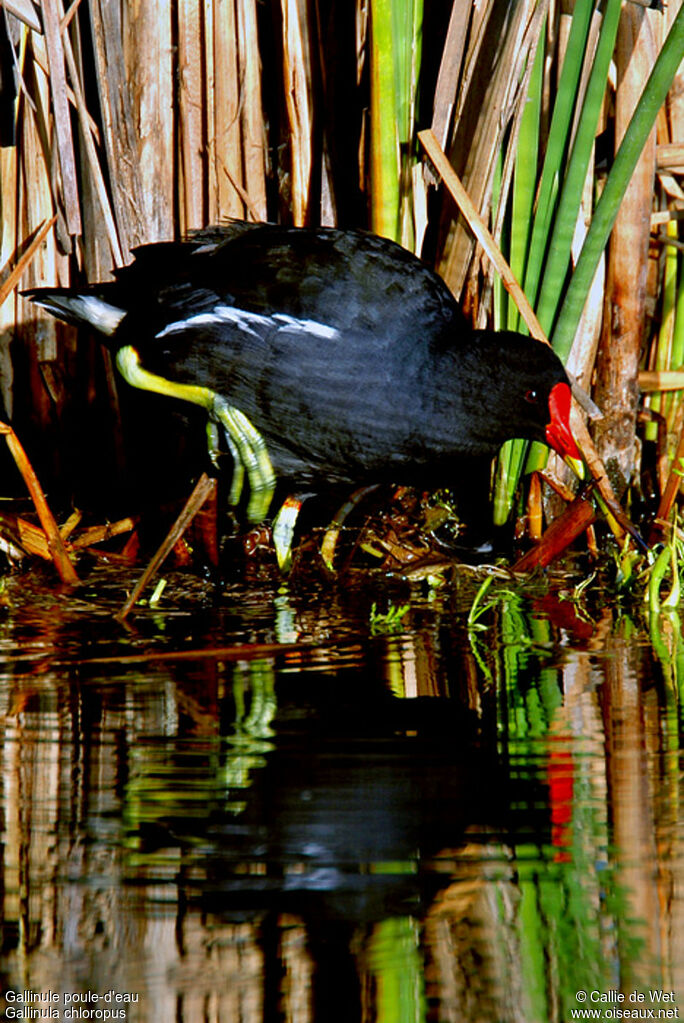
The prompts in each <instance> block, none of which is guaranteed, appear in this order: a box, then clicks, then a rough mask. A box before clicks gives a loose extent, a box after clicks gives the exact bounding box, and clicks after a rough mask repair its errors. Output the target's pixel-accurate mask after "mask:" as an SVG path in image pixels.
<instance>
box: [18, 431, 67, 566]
mask: <svg viewBox="0 0 684 1023" xmlns="http://www.w3.org/2000/svg"><path fill="white" fill-rule="evenodd" d="M0 433H2V434H4V436H5V440H6V441H7V446H8V448H9V449H10V453H11V455H12V458H13V459H14V461H15V462H16V465H17V468H18V469H19V472H20V473H21V475H22V477H23V480H24V483H25V484H26V487H27V489H28V492H29V494H30V495H31V500H32V501H33V504H34V507H35V509H36V512H37V514H38V518H39V519H40V524H41V526H42V527H43V530H44V531H45V536H46V538H47V544H48V550H49V551H50V555H51V557H52V560H53V562H54V565H55V568H56V569H57V572H58V573H59V577H60V579H61V580H62V582H65V583H77V582H78V575H77V574H76V569H75V568H74V566H73V565H72V563H71V561H70V560H69V555H68V554H67V552H66V548H65V547H64V543H63V541H62V537H61V536H60V533H59V529H58V528H57V523H56V522H55V520H54V517H53V515H52V512H51V511H50V508H49V507H48V503H47V501H46V499H45V494H44V493H43V488H42V487H41V485H40V483H39V482H38V477H37V476H36V474H35V472H34V470H33V466H32V465H31V463H30V462H29V459H28V456H27V454H26V452H25V451H24V449H23V447H22V445H21V443H20V441H19V438H18V437H17V435H16V433H15V432H14V430H13V429H12V427H11V426H8V425H7V423H0Z"/></svg>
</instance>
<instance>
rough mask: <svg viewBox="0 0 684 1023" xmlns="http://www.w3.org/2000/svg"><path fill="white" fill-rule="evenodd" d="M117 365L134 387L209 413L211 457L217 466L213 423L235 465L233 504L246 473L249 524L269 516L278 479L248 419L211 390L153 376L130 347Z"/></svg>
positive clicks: (263, 442) (121, 355)
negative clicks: (248, 495) (248, 491)
mask: <svg viewBox="0 0 684 1023" xmlns="http://www.w3.org/2000/svg"><path fill="white" fill-rule="evenodd" d="M116 363H117V366H118V367H119V371H120V372H121V375H122V376H123V378H124V379H125V380H126V381H128V383H129V384H130V385H131V387H138V388H140V389H142V390H144V391H154V392H155V393H157V394H165V395H167V396H168V397H171V398H178V399H180V400H181V401H189V402H191V403H192V404H193V405H200V406H201V407H202V408H204V409H206V410H207V413H208V415H209V418H210V423H209V426H208V428H207V438H208V443H209V455H210V457H211V459H212V461H213V462H214V463H216V460H217V457H218V433H217V430H216V428H215V426H214V425H213V424H215V423H220V424H221V426H222V427H223V430H224V433H225V435H226V441H227V443H228V448H229V450H230V453H231V455H232V457H233V462H234V470H233V481H232V484H231V488H230V501H231V503H232V504H237V503H238V501H239V500H240V496H241V494H242V488H243V484H244V475H245V471H246V472H247V477H248V479H249V486H250V497H249V502H248V505H247V517H248V519H249V521H250V522H261V520H262V519H264V518H265V517H266V514H267V513H268V509H269V505H270V503H271V499H272V498H273V491H274V490H275V482H276V480H275V473H274V471H273V466H272V464H271V459H270V457H269V454H268V450H267V448H266V442H265V441H264V438H263V437H262V436H261V434H260V433H259V431H258V430H257V429H256V427H255V426H254V425H253V424H252V423H251V422H250V420H249V419H248V418H247V416H246V415H245V414H244V413H243V412H241V411H240V410H239V409H238V408H235V406H234V405H231V404H230V403H229V402H228V401H227V400H226V398H224V397H222V396H221V395H220V394H217V393H216V392H215V391H212V390H211V388H210V387H198V386H196V385H195V384H180V383H178V382H176V381H174V380H166V379H165V378H164V377H160V376H157V374H156V373H150V372H149V371H148V370H146V369H144V368H143V367H142V366H141V365H140V357H139V355H138V353H137V351H136V350H135V348H133V347H132V346H131V345H126V346H125V347H124V348H120V349H119V351H118V353H117V356H116Z"/></svg>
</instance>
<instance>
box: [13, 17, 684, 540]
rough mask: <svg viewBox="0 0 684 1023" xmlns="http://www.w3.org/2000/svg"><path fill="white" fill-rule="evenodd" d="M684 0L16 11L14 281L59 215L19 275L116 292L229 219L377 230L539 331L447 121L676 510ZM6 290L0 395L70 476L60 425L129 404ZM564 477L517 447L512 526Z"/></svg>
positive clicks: (608, 434) (504, 507) (512, 241)
mask: <svg viewBox="0 0 684 1023" xmlns="http://www.w3.org/2000/svg"><path fill="white" fill-rule="evenodd" d="M680 4H681V0H672V2H671V3H669V4H668V6H667V8H666V10H665V11H660V10H653V9H648V8H647V7H645V6H644V5H642V4H641V3H639V4H637V3H633V2H622V0H605V3H603V4H598V3H596V2H595V0H575V2H574V3H572V2H561V0H483V2H481V3H478V4H477V5H467V4H463V3H460V2H458V0H456V2H454V4H453V6H452V8H451V10H450V11H449V10H445V6H444V5H442V4H438V3H436V2H430V0H408V2H407V0H356V3H351V2H349V0H269V2H267V3H263V2H260V3H257V2H256V0H203V2H201V3H199V2H197V0H174V2H173V3H169V2H168V0H146V2H145V3H140V2H138V0H124V2H122V3H112V2H110V0H74V2H73V3H72V5H71V6H70V7H69V8H68V9H67V10H65V9H64V8H63V6H62V0H43V2H42V4H41V5H40V9H38V7H37V6H36V5H34V4H33V3H32V2H31V0H4V2H3V3H2V4H1V6H2V7H3V18H2V19H0V33H1V35H2V38H1V39H0V46H1V47H2V51H3V58H2V67H3V76H2V93H1V103H2V110H0V143H1V145H0V176H1V182H2V190H1V201H2V213H1V235H0V248H1V250H2V252H1V254H2V262H3V265H4V267H5V269H4V274H5V279H7V277H8V274H9V273H10V271H11V269H12V267H14V266H16V265H17V263H18V261H19V260H20V259H21V256H22V253H24V252H25V251H26V249H27V247H29V246H30V245H31V242H32V240H33V239H34V238H35V237H36V235H37V233H38V232H39V231H41V228H42V229H43V231H45V225H46V224H47V223H49V222H50V221H51V219H52V218H55V222H54V226H53V227H52V228H51V229H50V230H49V231H47V233H44V236H43V237H42V239H41V241H40V244H39V245H38V246H34V248H33V250H32V251H31V259H30V261H29V264H28V266H27V267H23V266H22V271H23V272H22V276H21V286H22V287H31V286H35V285H41V284H46V283H50V284H52V283H55V282H56V281H59V282H60V283H63V284H66V283H69V282H73V281H75V280H79V279H80V280H82V279H91V280H94V279H98V278H99V279H102V278H103V277H106V276H107V274H108V273H109V272H110V269H111V268H112V267H114V266H117V265H121V264H122V263H124V262H126V261H127V259H128V258H129V255H128V254H129V252H130V250H131V249H132V248H133V247H135V246H136V245H140V244H143V243H145V242H151V241H155V240H158V239H162V238H173V237H179V236H183V235H184V234H186V233H187V232H189V231H192V230H194V229H196V228H200V227H203V226H206V225H207V224H211V223H216V222H219V221H221V220H223V219H225V218H229V217H232V218H244V219H247V220H253V221H258V220H271V221H282V222H287V223H293V224H299V225H305V224H308V225H315V224H339V225H341V226H361V227H370V228H372V229H373V230H375V231H377V232H378V233H381V234H384V235H387V236H389V237H393V238H395V239H397V240H399V241H401V242H402V243H403V244H404V245H406V246H407V247H409V248H412V249H414V250H415V251H417V252H421V253H422V254H423V256H424V258H425V259H427V260H428V261H429V262H431V263H432V264H433V265H435V266H436V268H437V269H438V270H439V272H440V273H441V274H442V275H443V277H444V278H445V280H446V281H447V283H448V285H449V286H450V288H451V289H452V291H453V292H454V294H455V295H456V296H457V297H458V298H459V300H460V301H461V302H462V303H463V305H464V308H465V309H466V311H467V312H468V313H469V315H470V316H471V317H472V319H473V322H474V323H477V324H480V325H482V324H485V323H489V324H493V325H494V326H496V327H500V328H509V329H520V330H525V329H526V327H525V325H524V323H523V322H522V321H521V319H520V317H519V312H518V308H517V306H516V304H515V303H514V302H513V301H512V300H511V299H510V298H509V297H508V295H507V293H506V292H504V290H503V289H502V288H501V285H500V282H499V278H498V275H497V274H496V272H495V271H494V269H493V264H492V262H491V261H490V259H489V258H488V256H487V255H486V254H485V253H484V250H483V249H482V247H481V245H480V244H479V243H478V242H477V241H476V239H475V236H474V234H473V231H472V228H471V226H470V225H469V224H468V223H467V222H466V221H465V219H464V218H463V217H462V215H461V214H460V213H459V211H458V209H457V208H456V206H455V204H454V202H453V200H452V199H451V197H450V194H449V192H448V191H447V190H446V189H444V188H443V186H442V184H441V181H440V179H439V176H438V175H436V174H435V172H434V168H433V167H432V165H431V163H430V161H427V160H426V158H425V155H424V152H423V150H422V148H421V146H420V145H419V143H418V133H419V132H420V131H421V130H424V129H426V128H431V129H432V132H433V135H434V137H435V139H436V140H437V142H438V144H439V146H440V147H441V149H442V150H443V152H444V154H446V156H447V158H448V160H449V162H450V164H451V167H452V168H453V169H454V170H455V172H456V174H457V175H458V177H459V178H460V180H461V182H462V183H463V185H464V187H465V190H466V192H467V193H468V196H469V197H470V200H471V201H472V203H473V204H474V207H475V209H476V210H477V211H478V213H479V215H480V217H481V218H482V219H483V220H484V221H485V223H487V224H488V225H489V228H490V230H491V232H492V234H493V235H494V238H495V239H496V242H497V244H498V245H499V246H500V249H501V251H502V252H503V254H504V256H505V257H506V259H507V260H508V262H509V263H510V265H511V267H512V269H513V272H514V274H515V276H516V277H517V278H518V280H519V281H520V283H521V284H522V286H523V288H524V291H525V294H526V295H527V298H528V299H529V302H530V303H531V305H532V307H533V308H534V310H535V312H536V314H537V317H538V319H539V321H540V323H541V326H542V328H543V330H544V332H545V333H546V334H547V336H548V337H549V339H550V340H551V342H552V343H553V344H554V346H555V347H556V349H557V350H558V351H559V353H560V354H561V355H562V357H563V358H564V360H566V362H567V364H568V365H569V367H570V368H571V370H572V372H573V373H574V374H575V375H576V376H577V377H578V379H579V380H580V382H581V383H582V384H583V386H584V387H585V388H586V389H590V388H592V387H593V388H594V393H595V397H596V400H597V401H598V403H599V405H600V406H601V407H602V409H603V412H604V418H603V419H602V420H600V421H598V422H597V423H596V424H595V425H594V427H593V433H594V439H595V443H596V446H597V448H598V452H599V455H600V456H601V458H602V459H603V461H604V462H605V464H606V466H607V468H608V471H609V474H610V475H611V478H612V480H613V483H614V486H615V488H616V489H617V491H618V493H619V494H620V495H625V494H626V495H627V500H628V501H629V500H630V495H631V494H632V493H634V492H636V491H638V490H639V488H640V487H641V486H642V485H643V481H644V479H645V478H647V479H648V486H649V487H650V488H651V496H652V498H653V500H655V501H658V500H660V502H661V503H660V513H661V515H665V516H667V515H668V514H669V510H670V507H671V505H672V504H673V503H674V502H675V501H676V496H677V493H678V490H679V487H678V477H677V479H676V480H675V483H677V485H674V483H673V479H674V477H673V473H676V472H679V460H680V459H681V457H682V455H684V445H682V443H681V437H682V425H683V423H684V405H683V403H682V400H681V398H682V395H683V394H684V388H683V387H682V386H681V385H682V383H683V380H682V378H681V377H677V376H675V375H673V374H674V373H675V372H676V371H681V370H682V368H683V367H684V266H683V265H682V241H680V224H681V218H682V216H683V215H684V214H683V213H682V209H683V208H684V191H683V189H682V183H681V175H682V173H684V87H683V85H684V83H683V82H682V75H683V74H684V72H682V70H681V67H680V65H681V62H682V58H683V57H684V11H683V10H682V8H681V6H680ZM13 283H14V281H13ZM0 298H3V302H2V305H1V306H0V315H1V316H2V331H1V333H0V372H1V374H2V399H3V402H4V405H5V410H6V413H7V415H8V416H11V417H12V421H13V424H14V426H15V428H16V430H17V432H18V433H19V434H20V435H22V437H23V438H24V439H25V442H26V443H27V445H28V447H29V448H30V449H31V450H37V451H38V452H39V453H42V463H43V464H44V466H45V471H46V472H47V473H48V475H49V477H50V478H56V477H57V476H58V475H59V474H60V473H63V472H64V469H65V466H64V454H63V452H61V451H60V449H59V448H60V446H59V439H60V436H61V434H60V431H59V430H56V431H55V430H54V429H53V428H54V427H55V424H60V423H61V422H62V421H63V419H64V417H65V416H67V414H68V409H69V407H70V404H72V403H73V401H74V394H75V393H79V394H81V395H82V396H83V395H85V396H86V397H85V399H83V400H85V401H86V403H87V402H88V401H90V400H91V399H92V400H94V397H93V395H94V394H95V392H96V391H97V389H98V388H102V387H103V384H102V381H103V380H105V381H107V383H106V384H105V386H104V390H105V399H104V400H105V401H106V402H109V403H110V404H112V402H114V401H115V397H114V394H115V385H114V382H113V378H112V376H111V372H110V370H109V368H108V367H107V366H105V367H104V372H103V370H102V367H98V366H96V365H95V364H94V362H93V359H92V358H90V359H89V360H88V359H87V360H84V359H83V358H82V357H79V355H78V352H77V348H76V344H75V339H74V336H73V332H72V331H71V330H70V329H69V328H67V327H64V326H62V325H59V324H57V323H55V322H54V321H52V320H51V319H49V318H47V317H43V316H41V315H39V314H37V313H36V311H35V309H33V308H31V307H27V304H26V302H25V301H24V299H22V297H21V295H20V294H19V293H18V291H17V290H14V291H12V292H11V294H9V295H7V296H6V297H3V295H2V294H0ZM668 388H675V389H672V390H670V389H668ZM644 393H646V398H645V401H642V398H643V395H644ZM644 419H647V420H648V422H647V423H646V425H645V426H643V427H642V425H641V424H642V420H644ZM643 453H645V455H644V454H643ZM39 462H41V457H40V454H39ZM542 464H543V459H542V456H541V455H540V453H539V452H535V451H532V452H527V451H526V450H525V449H524V448H523V447H522V446H521V445H519V444H513V445H509V446H507V449H506V451H505V452H504V453H503V454H502V456H501V458H500V460H499V465H498V469H497V476H496V485H495V492H496V503H495V507H496V517H497V519H498V520H499V521H503V520H504V519H505V518H507V517H508V516H510V514H511V511H512V510H513V511H516V512H520V511H521V509H522V505H521V503H520V501H521V494H523V493H526V489H525V488H522V489H521V486H520V479H521V477H522V475H523V472H524V468H525V466H526V467H527V469H528V470H531V469H539V468H540V467H541V466H542ZM645 469H647V470H648V473H646V474H645V472H644V470H645ZM67 475H68V474H67ZM537 490H538V487H536V486H535V487H534V488H533V492H534V493H536V492H537ZM665 495H669V496H668V498H667V500H666V501H665V500H664V497H665Z"/></svg>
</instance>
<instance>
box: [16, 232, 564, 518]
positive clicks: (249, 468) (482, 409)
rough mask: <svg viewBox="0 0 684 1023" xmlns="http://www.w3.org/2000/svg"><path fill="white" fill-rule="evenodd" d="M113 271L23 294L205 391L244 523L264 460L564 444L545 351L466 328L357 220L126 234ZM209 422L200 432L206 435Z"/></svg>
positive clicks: (403, 476)
mask: <svg viewBox="0 0 684 1023" xmlns="http://www.w3.org/2000/svg"><path fill="white" fill-rule="evenodd" d="M134 256H135V259H134V261H133V262H132V263H131V264H130V265H129V266H127V267H124V268H123V269H120V270H117V271H116V273H115V279H114V280H113V281H111V282H106V283H102V284H95V285H92V286H91V287H86V288H81V289H72V288H39V289H34V290H33V291H31V292H29V293H28V294H29V295H30V297H31V298H32V299H33V300H34V301H35V302H37V303H38V304H40V305H42V306H44V307H45V308H46V309H48V310H49V311H50V312H52V313H53V314H54V315H56V316H58V317H60V318H62V319H64V320H68V321H70V322H72V323H76V324H79V325H88V326H90V327H92V328H94V329H96V330H97V331H99V332H100V333H102V334H104V335H106V336H107V337H108V338H109V339H110V343H111V344H112V346H113V347H114V348H115V349H116V351H117V364H118V366H119V369H120V370H121V372H122V373H123V375H124V377H125V378H126V380H127V381H128V382H129V383H130V384H132V385H133V386H136V387H141V388H144V389H148V390H152V391H158V392H160V393H163V394H167V395H171V396H174V397H177V398H180V399H183V400H186V401H191V402H193V403H196V404H199V405H202V406H204V407H205V408H206V409H207V411H208V413H209V417H210V421H211V423H212V424H221V425H222V426H223V428H224V431H225V434H226V438H227V441H228V445H229V448H230V451H231V453H232V455H233V460H234V477H233V486H232V493H231V498H232V500H233V501H234V502H235V503H237V501H238V500H239V497H240V493H241V490H242V484H243V477H244V472H245V471H246V472H247V475H248V478H249V484H250V500H249V505H248V509H247V514H248V518H249V519H250V520H251V521H259V520H261V519H263V518H264V517H265V516H266V514H267V512H268V508H269V505H270V502H271V498H272V496H273V489H274V485H275V477H276V475H278V476H282V477H287V478H289V479H290V480H291V481H293V482H294V483H295V484H296V486H298V487H299V488H303V487H310V488H312V489H313V488H315V487H316V486H317V485H318V484H320V483H321V482H322V481H332V482H341V483H347V484H354V485H357V486H358V485H361V484H363V483H370V482H373V483H376V482H380V481H382V480H391V481H392V482H395V483H405V484H417V485H421V486H426V487H427V486H433V487H437V486H441V485H448V484H449V482H450V479H451V476H452V475H453V473H454V472H455V471H457V468H458V465H459V464H461V463H462V461H463V459H464V458H470V457H473V456H493V455H494V454H495V453H496V451H497V450H498V448H499V447H500V445H501V444H502V443H503V442H504V441H505V440H508V439H509V438H513V437H521V438H529V439H530V440H538V441H545V442H546V443H547V444H549V445H550V446H551V447H552V448H554V449H555V450H556V451H558V452H559V453H560V454H561V455H562V456H566V455H569V456H571V457H573V458H579V452H578V450H577V447H576V445H575V441H574V440H573V437H572V434H571V432H570V427H569V412H570V403H571V392H570V386H569V383H568V378H567V376H566V374H565V371H564V369H563V366H562V364H561V362H560V361H559V359H558V358H557V356H556V355H555V354H554V353H553V352H552V351H551V349H550V348H549V347H548V346H546V345H544V344H542V343H540V342H539V341H536V340H534V339H532V338H529V337H526V336H524V335H521V334H514V333H510V332H500V333H495V332H492V331H472V330H471V329H470V327H469V325H468V324H467V322H466V320H465V318H464V317H463V314H462V313H461V310H460V308H459V306H458V304H457V303H456V301H455V300H454V298H453V296H452V295H451V293H450V292H449V290H448V288H447V287H446V285H445V284H444V282H443V281H442V280H441V279H440V278H439V277H438V276H437V275H436V274H435V273H433V272H432V271H431V270H430V269H429V268H428V267H427V266H426V265H425V264H424V263H422V262H421V261H420V260H419V259H418V258H416V257H415V256H413V255H412V254H411V253H409V252H407V251H406V250H405V249H403V248H401V246H399V245H397V244H396V243H394V242H391V241H388V240H387V239H384V238H379V237H376V236H374V235H371V234H367V233H364V232H360V231H342V230H336V229H330V228H320V229H302V228H291V227H278V226H272V225H265V224H264V225H248V224H237V223H236V224H231V225H226V226H224V227H221V228H215V229H209V230H208V231H207V232H203V233H202V234H200V235H199V236H197V237H194V238H192V239H190V240H188V241H183V242H160V243H155V244H151V245H144V246H142V247H140V248H138V249H136V250H134ZM216 431H217V427H216V425H214V426H213V440H212V448H213V450H214V451H215V450H216V448H217V432H216Z"/></svg>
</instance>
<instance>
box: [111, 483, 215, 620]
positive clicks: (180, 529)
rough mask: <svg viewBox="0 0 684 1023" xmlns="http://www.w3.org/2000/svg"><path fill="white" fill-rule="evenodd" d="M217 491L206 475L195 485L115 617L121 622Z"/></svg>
mask: <svg viewBox="0 0 684 1023" xmlns="http://www.w3.org/2000/svg"><path fill="white" fill-rule="evenodd" d="M215 491H216V480H215V479H210V478H209V476H207V474H206V473H202V475H201V476H200V478H199V480H198V481H197V483H196V484H195V488H194V490H193V491H192V493H191V494H190V497H189V498H188V500H187V501H186V502H185V505H184V506H183V509H182V511H181V513H180V515H179V516H178V518H177V519H176V521H175V522H174V524H173V525H172V526H171V529H170V530H169V532H168V533H167V535H166V538H165V539H164V542H163V543H162V544H161V546H160V547H159V549H158V550H157V552H156V554H155V555H154V557H153V558H152V560H151V561H150V563H149V564H148V566H147V568H146V569H145V571H144V572H143V574H142V575H141V576H140V578H139V579H138V582H137V583H136V584H135V586H134V588H133V591H132V592H131V594H130V596H129V597H128V599H127V600H126V602H125V603H124V605H123V607H122V608H121V610H120V611H119V613H118V614H116V615H115V616H114V617H115V618H116V619H117V621H119V622H123V621H124V620H125V618H126V617H127V616H128V614H129V612H130V611H131V609H132V608H133V607H134V605H135V604H136V603H137V602H138V600H139V599H140V595H141V593H142V591H143V590H144V589H145V587H146V586H147V584H148V583H149V581H150V579H152V577H153V576H154V575H155V574H156V572H157V571H158V570H159V568H160V567H161V565H162V564H163V562H164V561H165V560H166V558H167V557H168V556H169V554H170V553H171V551H172V550H173V547H174V545H175V544H176V543H177V542H178V541H179V540H180V538H181V537H182V535H183V533H184V532H185V530H186V529H187V528H188V526H189V525H190V523H191V522H192V520H193V518H194V517H195V515H196V514H197V512H198V511H199V510H200V508H201V507H202V505H203V504H204V503H205V501H206V500H207V499H208V498H209V497H210V496H211V495H212V494H213V493H214V492H215Z"/></svg>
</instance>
